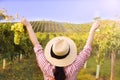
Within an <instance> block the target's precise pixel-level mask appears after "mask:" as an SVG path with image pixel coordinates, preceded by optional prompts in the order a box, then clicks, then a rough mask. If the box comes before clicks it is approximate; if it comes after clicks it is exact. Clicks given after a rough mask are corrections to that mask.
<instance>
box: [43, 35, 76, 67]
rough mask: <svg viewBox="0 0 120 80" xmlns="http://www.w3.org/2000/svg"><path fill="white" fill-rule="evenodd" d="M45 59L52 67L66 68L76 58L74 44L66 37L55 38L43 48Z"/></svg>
mask: <svg viewBox="0 0 120 80" xmlns="http://www.w3.org/2000/svg"><path fill="white" fill-rule="evenodd" d="M44 52H45V57H46V59H47V60H48V61H49V62H50V63H51V64H52V65H54V66H59V67H63V66H68V65H70V64H71V63H72V62H73V61H74V60H75V58H76V56H77V48H76V45H75V43H74V42H73V41H72V40H71V39H70V38H68V37H63V36H60V37H55V38H53V39H52V40H50V41H49V42H48V43H47V45H46V47H45V51H44Z"/></svg>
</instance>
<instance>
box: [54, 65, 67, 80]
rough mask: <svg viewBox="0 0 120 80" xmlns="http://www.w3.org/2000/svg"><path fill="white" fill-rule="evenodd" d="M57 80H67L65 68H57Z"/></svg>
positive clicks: (55, 74)
mask: <svg viewBox="0 0 120 80" xmlns="http://www.w3.org/2000/svg"><path fill="white" fill-rule="evenodd" d="M54 77H55V80H65V78H66V75H65V71H64V68H63V67H58V66H55V72H54Z"/></svg>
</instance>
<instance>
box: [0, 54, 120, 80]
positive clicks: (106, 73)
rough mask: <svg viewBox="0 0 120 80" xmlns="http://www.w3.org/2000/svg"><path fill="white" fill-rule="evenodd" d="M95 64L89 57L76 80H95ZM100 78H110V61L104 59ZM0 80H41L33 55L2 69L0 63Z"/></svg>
mask: <svg viewBox="0 0 120 80" xmlns="http://www.w3.org/2000/svg"><path fill="white" fill-rule="evenodd" d="M119 62H120V59H117V60H116V64H115V80H119V79H120V76H119V74H120V67H119V66H120V63H119ZM95 73H96V63H95V59H94V58H93V57H92V56H91V57H90V59H89V60H88V65H87V69H82V70H80V72H79V74H78V77H77V80H95ZM100 77H101V79H102V80H109V77H110V60H109V59H106V60H105V62H104V64H103V65H102V66H101V71H100ZM103 78H104V79H103ZM0 80H43V75H42V72H41V70H40V69H39V67H38V66H37V63H36V59H35V55H33V54H32V55H31V56H30V57H29V58H28V59H23V60H22V61H21V62H18V61H14V63H10V64H9V65H7V66H6V69H5V70H3V69H2V63H1V62H0Z"/></svg>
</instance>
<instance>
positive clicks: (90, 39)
mask: <svg viewBox="0 0 120 80" xmlns="http://www.w3.org/2000/svg"><path fill="white" fill-rule="evenodd" d="M99 26H100V23H99V22H98V21H95V22H94V23H93V24H92V27H91V29H90V32H89V36H88V39H87V42H86V46H92V42H93V39H94V33H95V30H96V29H97V28H98V27H99Z"/></svg>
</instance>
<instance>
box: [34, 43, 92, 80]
mask: <svg viewBox="0 0 120 80" xmlns="http://www.w3.org/2000/svg"><path fill="white" fill-rule="evenodd" d="M91 50H92V48H91V47H90V46H85V47H84V49H83V50H82V51H81V52H80V53H79V55H78V56H77V57H76V60H75V61H74V62H73V63H72V64H71V65H69V66H66V67H64V70H65V74H66V80H76V78H77V74H78V72H79V70H80V69H81V68H82V67H83V65H84V63H85V61H86V60H87V59H88V58H89V56H90V52H91ZM34 52H35V54H36V58H37V63H38V66H39V67H40V69H41V70H42V72H43V75H44V80H48V77H49V76H51V77H54V74H53V72H54V71H55V66H53V65H51V64H50V63H49V62H48V61H47V60H46V58H45V56H44V52H43V48H42V46H41V45H40V44H37V45H35V46H34Z"/></svg>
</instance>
